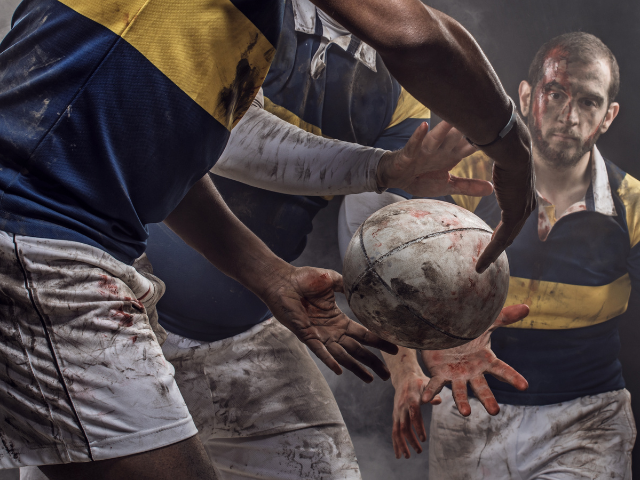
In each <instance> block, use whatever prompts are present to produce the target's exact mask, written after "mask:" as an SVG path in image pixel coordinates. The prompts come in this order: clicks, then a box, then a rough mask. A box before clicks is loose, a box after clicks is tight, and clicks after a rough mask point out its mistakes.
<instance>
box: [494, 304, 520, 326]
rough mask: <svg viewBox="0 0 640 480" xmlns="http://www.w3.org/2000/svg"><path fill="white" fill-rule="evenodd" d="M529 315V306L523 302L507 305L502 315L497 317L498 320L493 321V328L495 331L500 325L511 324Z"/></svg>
mask: <svg viewBox="0 0 640 480" xmlns="http://www.w3.org/2000/svg"><path fill="white" fill-rule="evenodd" d="M527 315H529V307H528V306H527V305H524V304H522V303H521V304H518V305H511V306H509V307H505V308H503V309H502V311H501V312H500V315H498V318H496V321H495V322H493V325H492V326H491V330H492V331H493V330H495V329H496V328H498V327H504V326H505V325H511V324H512V323H515V322H519V321H520V320H522V319H523V318H525V317H526V316H527Z"/></svg>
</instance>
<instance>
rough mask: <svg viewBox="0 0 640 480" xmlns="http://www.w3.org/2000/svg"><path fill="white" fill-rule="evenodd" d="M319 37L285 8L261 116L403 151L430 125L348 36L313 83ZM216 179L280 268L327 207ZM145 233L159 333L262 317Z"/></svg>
mask: <svg viewBox="0 0 640 480" xmlns="http://www.w3.org/2000/svg"><path fill="white" fill-rule="evenodd" d="M302 2H306V5H305V6H306V7H309V8H308V10H307V11H310V12H312V16H311V17H309V18H306V19H305V20H306V26H307V27H309V28H310V29H306V31H302V29H301V28H300V27H299V26H298V25H297V24H296V18H297V19H298V21H299V20H300V19H301V18H302V16H301V15H300V13H301V12H300V11H297V15H294V7H295V8H298V7H299V6H300V4H301V3H302ZM303 13H304V12H303ZM322 37H323V28H322V23H321V21H320V20H319V18H318V17H317V15H316V9H315V7H314V6H313V5H312V4H311V3H310V2H308V1H307V0H295V2H293V3H292V2H291V1H288V2H287V3H286V7H285V14H284V23H283V29H282V34H281V36H280V40H279V44H278V51H277V53H276V56H275V59H274V61H273V64H272V66H271V69H270V71H269V74H268V76H267V78H266V80H265V83H264V93H265V104H266V108H267V109H268V110H269V111H271V112H272V113H274V114H275V115H277V116H278V117H280V118H282V119H284V120H285V121H288V122H289V123H292V124H294V125H296V126H299V127H301V128H303V129H305V130H307V131H309V132H312V133H315V134H318V135H325V136H329V137H332V138H336V139H339V140H344V141H349V142H353V143H359V144H362V145H369V146H376V147H380V148H387V149H399V148H401V147H403V146H404V144H405V143H406V142H407V140H408V139H409V137H410V136H411V134H412V133H413V132H414V130H415V128H416V127H417V126H418V125H419V124H420V122H423V121H426V120H428V119H429V116H430V114H429V110H428V109H427V108H425V107H424V106H422V105H421V104H420V103H418V102H417V101H416V100H415V99H414V98H413V97H411V96H410V95H409V94H408V93H407V92H406V91H404V90H403V89H402V88H401V87H400V85H399V84H398V82H397V81H396V80H395V79H394V78H392V77H391V75H390V74H389V72H388V70H387V69H386V67H385V66H384V63H383V62H382V60H381V59H380V57H379V56H377V54H376V53H375V51H373V50H370V51H371V52H373V55H372V58H373V62H367V63H368V65H367V64H365V63H363V61H361V59H360V58H361V57H360V56H359V54H358V52H361V51H362V46H361V45H362V44H361V42H360V40H358V39H356V38H355V37H352V38H350V39H349V41H348V42H346V43H345V44H344V45H345V46H346V47H347V48H346V49H345V48H342V46H340V45H338V44H331V45H330V46H329V48H328V49H327V51H326V59H325V62H326V68H324V70H323V71H322V72H321V73H320V75H318V76H316V77H315V78H314V77H313V76H312V75H311V72H310V64H311V60H312V58H313V57H314V55H315V54H316V52H317V51H318V48H319V47H320V45H321V42H322ZM368 48H370V47H368ZM368 58H371V57H368ZM372 67H373V68H372ZM214 181H215V183H216V185H217V186H218V189H219V190H220V193H221V194H222V196H223V198H224V199H225V201H226V202H227V204H228V205H229V206H230V207H231V209H232V210H233V212H234V213H235V214H236V215H237V216H238V218H240V220H242V221H243V222H244V223H245V224H246V225H247V226H248V227H249V228H250V229H251V230H252V231H253V232H254V233H256V234H257V235H258V236H259V237H260V238H261V239H262V240H263V241H264V242H265V243H266V244H267V245H268V246H269V247H270V248H271V249H272V250H273V251H274V252H275V253H276V254H277V255H279V256H280V257H281V258H284V259H285V260H287V261H292V260H294V259H295V258H297V257H298V256H299V255H300V254H301V253H302V251H303V250H304V247H305V245H306V238H307V235H308V234H309V233H310V232H311V229H312V221H313V218H314V216H315V215H316V214H317V213H318V212H319V211H320V210H321V209H322V208H324V207H325V206H326V205H327V201H326V200H324V199H322V198H319V197H303V196H293V195H284V194H280V193H274V192H267V191H265V190H261V189H258V188H254V187H250V186H247V185H244V184H241V183H238V182H234V181H232V180H227V179H224V178H220V177H214ZM150 233H151V237H150V239H149V248H148V250H147V254H148V255H149V258H150V259H151V262H152V263H153V265H154V270H155V273H156V274H157V275H158V276H159V277H160V278H162V279H163V280H164V281H165V283H166V284H167V292H166V294H165V296H164V297H163V298H162V300H161V301H160V303H159V305H158V311H159V315H160V322H161V324H162V325H163V326H164V327H165V328H166V329H167V330H169V331H171V332H173V333H177V334H180V335H182V336H185V337H188V338H193V339H197V340H201V341H215V340H220V339H222V338H226V337H229V336H232V335H235V334H237V333H240V332H242V331H244V330H247V329H248V328H250V327H251V326H253V325H255V324H257V323H259V322H260V321H262V320H264V319H266V318H268V316H270V314H269V312H268V310H267V308H266V307H265V305H264V304H263V303H262V302H261V301H260V300H259V299H258V298H257V297H256V296H255V295H253V294H252V293H251V292H250V291H248V290H246V289H245V288H244V287H242V286H241V285H240V284H239V283H237V282H235V281H234V280H232V279H230V278H229V277H227V276H225V275H224V274H222V273H221V272H219V271H218V270H216V269H215V268H214V267H213V266H212V265H210V264H208V263H206V261H205V260H204V259H203V258H202V257H200V256H199V255H198V254H196V253H195V252H193V251H191V249H189V248H188V247H187V246H186V245H185V244H184V242H182V241H181V240H180V239H179V238H178V237H177V236H176V235H175V234H173V233H172V232H171V231H170V230H169V229H168V228H166V227H164V226H163V225H152V226H150Z"/></svg>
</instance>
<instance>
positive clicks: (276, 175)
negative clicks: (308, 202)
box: [211, 105, 387, 195]
mask: <svg viewBox="0 0 640 480" xmlns="http://www.w3.org/2000/svg"><path fill="white" fill-rule="evenodd" d="M385 153H387V152H386V151H385V150H381V149H378V148H371V147H364V146H362V145H358V144H354V143H348V142H341V141H338V140H331V139H328V138H324V137H319V136H317V135H314V134H312V133H309V132H306V131H305V130H302V129H300V128H298V127H296V126H294V125H291V124H290V123H287V122H285V121H284V120H282V119H280V118H278V117H276V116H275V115H273V114H271V113H269V112H267V111H265V110H262V109H260V108H258V107H256V106H255V105H254V106H252V107H251V108H250V109H249V111H248V112H247V113H246V114H245V116H244V118H243V119H242V120H241V121H240V122H239V123H238V125H237V126H236V128H234V129H233V131H232V132H231V137H230V139H229V143H228V144H227V148H226V149H225V151H224V152H223V154H222V156H221V157H220V159H219V160H218V162H217V163H216V165H215V166H214V168H213V169H212V170H211V171H212V172H213V173H215V174H216V175H220V176H223V177H227V178H230V179H232V180H237V181H239V182H242V183H246V184H248V185H252V186H254V187H259V188H264V189H266V190H272V191H276V192H280V193H286V194H291V195H347V194H350V193H360V192H373V191H376V190H377V187H378V186H377V183H376V171H377V168H378V164H379V162H380V158H381V157H382V156H383V155H384V154H385Z"/></svg>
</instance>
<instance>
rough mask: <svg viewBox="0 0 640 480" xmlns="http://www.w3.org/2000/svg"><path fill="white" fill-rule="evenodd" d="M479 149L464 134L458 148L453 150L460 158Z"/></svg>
mask: <svg viewBox="0 0 640 480" xmlns="http://www.w3.org/2000/svg"><path fill="white" fill-rule="evenodd" d="M477 151H478V150H477V149H476V147H474V146H473V145H471V144H470V143H469V142H468V141H467V139H466V138H464V136H463V137H462V138H461V139H460V141H459V142H458V144H457V145H456V148H455V149H454V150H453V154H454V155H455V156H456V157H458V158H467V157H468V156H469V155H473V154H474V153H476V152H477Z"/></svg>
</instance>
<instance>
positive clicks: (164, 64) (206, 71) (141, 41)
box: [60, 0, 275, 130]
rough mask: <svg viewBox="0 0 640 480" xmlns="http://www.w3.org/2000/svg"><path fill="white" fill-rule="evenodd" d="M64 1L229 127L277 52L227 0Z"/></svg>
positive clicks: (255, 90)
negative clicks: (147, 62) (124, 41)
mask: <svg viewBox="0 0 640 480" xmlns="http://www.w3.org/2000/svg"><path fill="white" fill-rule="evenodd" d="M60 2H61V3H63V4H65V5H67V6H68V7H69V8H71V9H73V10H75V11H76V12H78V13H79V14H81V15H84V16H85V17H88V18H90V19H91V20H93V21H95V22H97V23H99V24H101V25H103V26H104V27H106V28H108V29H109V30H111V31H112V32H114V33H115V34H117V35H119V36H121V37H122V38H124V39H125V40H126V41H127V42H128V43H129V44H131V45H132V46H133V47H134V48H135V49H136V50H138V51H139V52H140V53H141V54H142V55H144V56H145V57H146V58H147V60H149V61H150V62H151V63H152V64H153V65H155V67H156V68H158V70H160V71H161V72H162V73H163V74H164V75H166V76H167V77H168V78H169V79H170V80H171V81H172V82H173V83H174V84H176V85H177V86H178V87H179V88H180V89H181V90H182V91H183V92H185V93H186V94H187V95H188V96H189V97H191V99H192V100H193V101H195V102H196V103H197V104H198V105H200V106H201V107H202V108H203V109H204V110H205V111H207V112H208V113H209V114H210V115H212V116H213V117H214V118H215V119H216V120H218V121H219V122H220V123H221V124H222V125H224V126H225V127H226V128H227V129H228V130H231V129H232V128H233V126H235V124H236V123H237V122H238V121H239V120H240V118H241V117H242V115H243V114H244V113H245V111H246V108H248V106H249V105H250V104H251V100H252V99H253V97H254V96H255V95H256V93H257V92H258V89H259V87H260V85H261V84H262V82H263V81H264V78H265V77H266V75H267V72H268V70H269V66H270V64H271V60H272V59H273V57H274V55H275V49H274V48H273V45H271V43H270V42H269V41H268V40H267V39H266V38H265V36H264V35H263V34H262V33H261V32H260V30H259V29H258V28H257V27H256V26H255V25H254V24H253V23H252V22H251V21H250V20H249V19H247V17H245V16H244V15H243V14H242V12H240V11H239V10H238V9H237V8H236V7H235V6H234V5H233V4H232V3H231V2H230V1H229V0H60ZM240 59H243V61H242V62H241V63H240V64H239V63H238V60H240ZM132 81H135V79H132ZM238 94H239V95H241V96H242V97H243V98H238Z"/></svg>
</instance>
